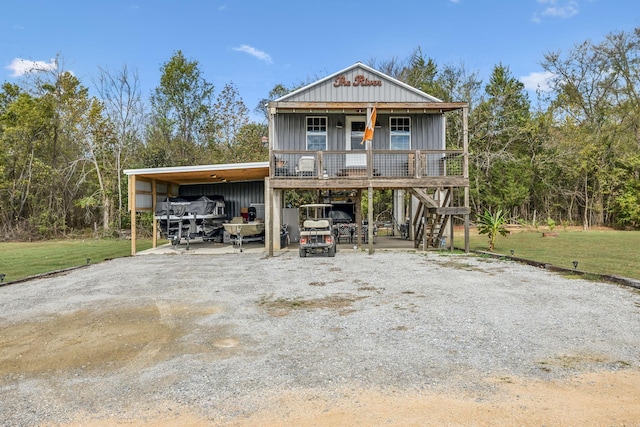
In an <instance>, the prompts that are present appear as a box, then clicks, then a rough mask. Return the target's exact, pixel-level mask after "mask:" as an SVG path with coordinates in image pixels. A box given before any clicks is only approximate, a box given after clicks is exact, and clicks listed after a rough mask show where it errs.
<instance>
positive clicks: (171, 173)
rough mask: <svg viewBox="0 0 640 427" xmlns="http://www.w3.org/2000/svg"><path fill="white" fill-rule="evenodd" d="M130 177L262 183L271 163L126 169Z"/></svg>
mask: <svg viewBox="0 0 640 427" xmlns="http://www.w3.org/2000/svg"><path fill="white" fill-rule="evenodd" d="M124 173H125V174H126V175H128V176H133V175H135V176H136V177H138V178H143V179H149V180H151V179H155V180H158V181H164V182H170V183H175V184H180V185H181V184H213V183H220V182H233V181H261V180H264V178H266V177H268V176H269V162H251V163H227V164H217V165H197V166H175V167H162V168H146V169H126V170H125V171H124Z"/></svg>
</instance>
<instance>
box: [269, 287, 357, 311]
mask: <svg viewBox="0 0 640 427" xmlns="http://www.w3.org/2000/svg"><path fill="white" fill-rule="evenodd" d="M316 286H317V285H316ZM363 298H366V297H364V296H354V295H331V296H329V297H326V298H315V299H303V298H275V299H274V298H273V296H268V297H264V298H262V299H261V300H260V301H259V302H258V305H260V306H261V307H262V308H264V309H265V310H267V312H268V313H269V314H270V315H272V316H275V317H280V316H287V315H289V314H291V313H292V312H293V311H295V310H315V309H327V310H335V311H337V312H338V313H339V314H342V315H344V314H348V313H349V312H350V310H349V307H351V305H352V304H353V303H354V302H356V301H358V300H361V299H363Z"/></svg>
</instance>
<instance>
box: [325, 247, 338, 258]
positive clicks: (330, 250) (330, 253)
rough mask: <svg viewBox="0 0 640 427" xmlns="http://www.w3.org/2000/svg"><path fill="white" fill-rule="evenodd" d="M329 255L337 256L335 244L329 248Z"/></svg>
mask: <svg viewBox="0 0 640 427" xmlns="http://www.w3.org/2000/svg"><path fill="white" fill-rule="evenodd" d="M327 255H328V256H330V257H334V256H336V247H335V246H333V247H331V248H329V250H328V251H327Z"/></svg>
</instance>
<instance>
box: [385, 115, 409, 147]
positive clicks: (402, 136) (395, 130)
mask: <svg viewBox="0 0 640 427" xmlns="http://www.w3.org/2000/svg"><path fill="white" fill-rule="evenodd" d="M390 120H391V121H390V123H389V124H390V127H391V149H392V150H410V149H411V119H410V118H409V117H391V119H390Z"/></svg>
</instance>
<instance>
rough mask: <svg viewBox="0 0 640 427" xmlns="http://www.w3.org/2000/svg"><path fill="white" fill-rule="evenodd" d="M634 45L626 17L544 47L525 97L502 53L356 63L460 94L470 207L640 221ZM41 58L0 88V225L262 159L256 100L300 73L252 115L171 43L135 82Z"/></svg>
mask: <svg viewBox="0 0 640 427" xmlns="http://www.w3.org/2000/svg"><path fill="white" fill-rule="evenodd" d="M639 53H640V28H637V29H635V30H634V31H633V32H630V33H627V32H615V33H610V34H608V35H607V36H606V37H605V38H604V40H602V41H600V42H598V43H594V42H591V41H585V42H583V43H580V44H576V45H575V46H574V47H573V48H571V49H570V50H568V51H567V52H549V53H547V54H545V55H544V58H543V60H542V61H541V64H542V67H543V69H544V70H545V71H546V73H547V75H548V80H547V85H548V86H547V87H541V88H540V90H539V91H538V93H537V101H538V102H537V103H536V105H535V106H533V105H532V102H531V100H530V99H529V95H528V93H527V91H526V90H525V88H524V85H523V83H522V82H520V81H519V80H518V79H517V78H515V77H514V76H513V75H512V74H511V71H510V69H509V67H508V65H505V64H502V63H500V64H497V65H495V66H494V68H493V70H492V72H491V74H490V77H489V79H488V81H487V82H483V81H482V80H481V79H480V78H479V77H478V72H476V71H473V72H472V71H469V70H467V69H466V68H465V66H464V65H455V64H445V65H439V64H437V62H436V61H435V60H434V59H432V58H429V57H428V56H426V55H424V54H423V53H422V51H421V49H420V48H417V49H415V50H414V51H413V52H412V53H411V55H409V57H408V58H406V59H397V58H391V59H387V60H384V61H376V60H375V59H373V60H370V61H369V64H368V65H370V66H372V67H373V68H375V69H378V70H379V71H381V72H383V73H385V74H388V75H390V76H392V77H394V78H396V79H398V80H400V81H403V82H405V83H407V84H409V85H411V86H413V87H415V88H417V89H420V90H422V91H424V92H426V93H429V94H431V95H433V96H436V97H438V98H439V99H441V100H443V101H466V102H469V117H468V122H469V134H468V137H469V151H470V162H469V163H470V181H471V204H472V209H473V211H474V212H476V213H478V214H481V213H483V212H486V211H497V210H501V211H503V212H506V213H508V215H509V216H510V217H511V218H512V219H513V220H518V221H530V222H534V221H536V220H547V219H549V220H552V221H555V222H556V223H562V224H571V225H575V224H580V225H582V226H583V227H585V228H588V227H591V226H597V225H604V226H614V227H624V228H639V227H640V105H639V104H640V87H638V86H639V84H640V55H639ZM55 64H56V67H55V68H54V69H52V70H51V69H49V70H35V71H34V72H32V73H29V74H27V75H26V76H25V77H24V78H23V79H22V80H21V81H20V83H18V84H13V83H4V84H3V85H2V87H1V90H0V147H1V150H0V229H1V230H2V236H3V237H2V238H3V239H26V238H50V237H56V236H62V235H67V234H70V233H73V232H76V231H77V230H84V229H87V228H90V229H92V230H93V231H94V232H96V233H100V234H101V235H110V234H113V233H115V232H117V231H118V230H120V229H122V228H126V227H128V212H127V182H126V180H124V179H123V173H122V171H123V170H124V169H128V168H145V167H162V166H180V165H197V164H215V163H235V162H251V161H265V160H267V157H268V147H266V146H265V145H264V144H263V142H262V137H263V136H265V135H267V125H266V123H267V120H266V109H265V107H264V105H265V104H266V102H268V101H269V100H273V99H276V98H278V97H279V96H282V95H284V94H287V93H289V92H291V91H292V90H295V89H296V88H298V87H301V86H302V85H304V84H306V83H308V82H300V83H297V84H294V85H290V86H286V85H284V84H279V85H276V86H275V87H274V88H273V89H272V90H271V92H270V93H269V94H267V96H266V97H265V98H264V99H262V100H260V102H259V103H258V106H256V107H255V110H254V111H255V112H257V113H259V114H262V115H263V116H264V121H263V122H261V123H259V122H254V121H251V120H250V118H249V110H248V108H247V106H246V105H245V104H244V102H243V100H242V98H241V96H240V94H239V93H238V90H237V88H236V87H235V86H234V85H233V83H228V84H226V85H225V86H224V87H223V88H222V89H221V90H220V91H219V92H216V90H215V88H214V86H213V84H211V83H210V82H207V81H206V79H205V78H204V77H203V74H202V70H201V69H200V67H199V63H198V62H197V60H193V59H188V58H186V57H185V55H184V54H183V52H182V51H177V52H175V53H174V54H173V55H172V56H171V58H170V59H169V60H168V61H167V62H165V63H164V64H162V65H161V67H160V71H161V74H160V81H159V82H158V84H157V86H156V87H155V89H154V90H153V91H152V93H151V95H150V96H149V97H148V98H145V97H143V94H142V92H141V85H140V81H139V78H138V75H137V73H136V72H135V71H134V70H131V69H130V68H128V67H127V66H124V67H122V68H121V69H119V70H116V71H113V70H109V69H106V68H100V69H99V70H98V73H97V78H95V79H93V80H92V81H91V82H90V85H91V86H87V85H85V84H83V82H81V81H80V80H79V79H78V78H77V77H75V76H74V75H73V74H72V73H71V72H69V71H66V70H64V67H63V66H62V61H61V60H60V58H57V60H56V62H55ZM89 87H91V88H92V89H94V90H93V93H95V95H91V94H90V90H89ZM447 132H448V133H449V135H448V140H449V143H451V142H453V143H454V144H455V143H456V141H458V142H459V141H461V140H462V134H461V126H460V123H458V122H456V120H455V119H454V120H450V121H449V122H448V127H447ZM383 199H384V197H383ZM381 203H382V204H384V203H385V202H384V200H383V202H381ZM382 208H384V206H382V207H381V209H382Z"/></svg>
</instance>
